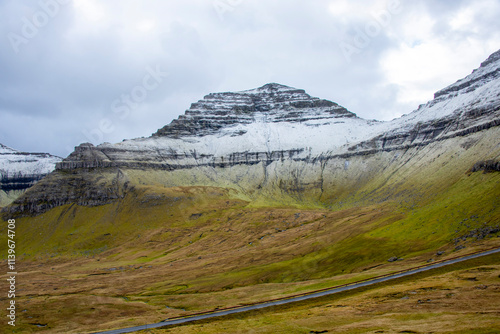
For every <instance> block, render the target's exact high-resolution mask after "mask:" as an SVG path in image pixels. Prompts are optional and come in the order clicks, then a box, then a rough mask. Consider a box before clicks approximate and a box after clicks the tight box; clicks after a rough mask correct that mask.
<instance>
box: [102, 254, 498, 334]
mask: <svg viewBox="0 0 500 334" xmlns="http://www.w3.org/2000/svg"><path fill="white" fill-rule="evenodd" d="M499 252H500V248H497V249H493V250H489V251H486V252H482V253H477V254H473V255H468V256H465V257H462V258H459V259H453V260H448V261H444V262H440V263H436V264H431V265H429V266H426V267H424V268H419V269H413V270H409V271H406V272H403V273H399V274H395V275H391V276H386V277H382V278H376V279H373V280H369V281H364V282H361V283H354V284H351V285H347V286H342V287H339V288H332V289H330V290H326V291H321V292H316V293H311V294H308V295H304V296H299V297H293V298H289V299H283V300H276V301H271V302H264V303H261V304H257V305H251V306H246V307H239V308H236V309H231V310H225V311H219V312H213V313H208V314H202V315H196V316H191V317H185V318H182V319H174V320H168V319H167V320H164V321H162V322H159V323H156V324H151V325H143V326H137V327H130V328H124V329H116V330H111V331H106V332H97V333H94V334H122V333H132V332H137V331H141V330H145V329H152V328H158V327H164V326H170V325H179V324H184V323H187V322H192V321H197V320H203V319H209V318H215V317H221V316H225V315H228V314H234V313H242V312H247V311H253V310H258V309H262V308H266V307H271V306H277V305H283V304H288V303H295V302H298V301H303V300H307V299H312V298H317V297H322V296H327V295H332V294H334V293H339V292H342V291H348V290H354V289H358V288H361V287H364V286H369V285H373V284H377V283H381V282H385V281H389V280H393V279H396V278H400V277H404V276H410V275H414V274H417V273H421V272H424V271H427V270H431V269H435V268H440V267H444V266H447V265H450V264H453V263H457V262H462V261H467V260H470V259H474V258H478V257H481V256H485V255H490V254H494V253H499Z"/></svg>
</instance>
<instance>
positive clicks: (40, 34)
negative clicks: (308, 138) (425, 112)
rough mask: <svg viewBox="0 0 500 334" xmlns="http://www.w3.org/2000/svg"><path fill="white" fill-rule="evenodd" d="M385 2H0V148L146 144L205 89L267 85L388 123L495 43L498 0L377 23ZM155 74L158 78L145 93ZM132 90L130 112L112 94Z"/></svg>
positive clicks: (439, 4)
mask: <svg viewBox="0 0 500 334" xmlns="http://www.w3.org/2000/svg"><path fill="white" fill-rule="evenodd" d="M58 1H60V2H58ZM394 1H396V0H387V1H382V0H379V1H368V0H359V1H344V0H318V1H310V2H306V1H298V0H287V1H285V0H275V1H267V2H265V1H260V0H259V1H257V0H252V1H250V0H240V1H234V0H232V1H228V0H214V1H203V0H187V1H182V2H180V1H158V0H148V1H141V2H137V1H132V0H122V1H117V0H110V1H106V2H103V1H95V0H86V1H82V0H73V1H71V0H66V1H63V0H40V1H22V2H20V1H16V0H5V1H2V2H1V3H0V69H1V70H0V71H1V73H0V120H1V122H0V142H1V143H3V144H6V145H9V146H12V147H14V148H16V149H20V150H25V151H47V152H50V153H53V154H58V155H61V156H66V155H67V154H69V153H70V150H71V149H72V147H73V146H75V145H78V144H79V143H81V142H84V141H93V142H94V143H96V144H98V143H99V142H101V141H110V142H118V141H121V140H122V139H125V138H134V137H140V136H149V135H150V134H151V133H153V132H155V131H156V130H157V129H158V128H161V127H162V126H163V125H165V124H167V123H169V122H170V121H171V120H172V119H173V118H176V117H177V116H178V115H180V114H182V113H183V112H184V110H185V109H187V108H189V105H190V103H192V102H195V101H197V100H198V99H201V98H202V97H203V96H204V95H206V94H208V93H210V92H217V91H235V90H243V89H250V88H255V87H258V86H260V85H263V84H265V83H268V82H279V83H282V84H286V85H290V86H295V87H298V88H303V89H306V91H308V92H309V93H310V94H311V95H314V96H318V97H321V98H326V99H330V100H333V101H335V102H337V103H340V104H342V105H344V106H345V107H347V108H348V109H350V110H351V111H353V112H355V113H357V114H358V115H359V116H361V117H365V118H374V119H392V118H394V117H397V116H399V115H401V114H403V113H408V112H410V111H412V109H415V108H417V107H418V104H419V103H425V102H426V99H429V98H430V97H432V95H431V92H433V91H435V90H438V89H440V88H442V87H443V85H445V84H449V83H451V82H454V81H455V80H457V79H459V78H460V76H463V75H466V74H467V73H469V72H470V71H472V69H473V68H474V67H477V66H478V65H479V63H480V62H481V61H482V60H484V59H485V58H486V57H487V56H488V55H489V53H491V52H493V51H496V50H497V49H498V48H499V47H500V33H499V32H500V29H499V28H500V24H499V23H498V19H497V18H498V16H499V14H500V3H499V1H497V0H476V1H472V0H461V1H444V0H443V1H430V0H420V1H411V2H410V1H403V0H402V1H401V3H400V6H399V9H400V10H399V11H398V13H395V14H390V15H389V16H383V15H384V14H383V13H387V11H389V9H390V6H391V3H394ZM63 2H67V3H66V4H62V3H63ZM44 4H46V5H44ZM47 5H49V7H47ZM44 8H48V11H47V9H44ZM51 11H52V12H51ZM44 13H45V14H44ZM49 14H50V15H49ZM381 15H382V16H381ZM45 18H47V20H45ZM377 18H378V21H377ZM384 19H387V20H386V21H384ZM45 21H46V22H45ZM27 22H28V23H27ZM377 22H378V23H377ZM35 23H38V25H40V27H36V25H35V29H34V30H33V29H32V30H31V31H30V27H29V25H30V24H35ZM377 24H378V25H379V27H378V29H377V26H376V25H377ZM27 25H28V27H27ZM31 28H33V27H31ZM367 29H368V30H367ZM370 29H372V30H370ZM26 32H29V33H31V35H33V36H31V35H30V36H28V37H26V36H25V35H26V34H25V33H26ZM23 33H24V34H23ZM14 34H15V35H14ZM360 34H361V35H365V36H364V37H363V36H361V35H360ZM366 35H369V36H366ZM13 36H14V37H13ZM15 36H17V37H15ZM360 36H361V37H360ZM18 37H20V39H19V38H18ZM13 38H14V42H13ZM16 38H17V39H16ZM20 41H21V42H20ZM342 43H344V44H342ZM342 45H344V46H345V45H350V46H353V47H354V48H355V49H351V51H353V50H354V52H353V53H352V54H351V55H350V57H346V51H345V48H344V50H343V49H342ZM16 49H17V51H18V52H16ZM431 52H432V53H435V55H429V53H431ZM457 54H460V59H456V57H451V56H450V55H457ZM447 57H448V58H449V61H447V59H448V58H447ZM157 68H158V69H160V71H161V72H162V73H165V72H166V73H168V76H165V77H164V78H163V79H162V80H161V82H159V83H158V85H154V86H155V87H154V89H146V88H144V87H145V86H144V82H145V81H144V80H146V79H147V76H148V73H149V71H150V70H151V69H157ZM412 68H416V69H415V71H414V72H412V71H411V69H412ZM148 69H149V70H148ZM402 69H403V70H402ZM407 70H408V71H407ZM407 72H408V73H407ZM148 83H149V85H148ZM153 83H154V82H153V81H148V80H146V86H147V87H149V88H151V87H152V86H153V85H152V84H153ZM141 87H142V88H141ZM141 92H142V93H144V92H145V93H146V95H145V96H143V97H144V98H143V97H141V96H140V93H141ZM133 94H135V98H136V100H134V101H131V102H133V103H131V105H133V108H132V107H130V106H127V105H126V104H125V102H123V101H122V99H123V97H124V96H127V95H133ZM139 100H140V101H139ZM120 107H121V109H119V108H120ZM125 108H128V109H127V112H125Z"/></svg>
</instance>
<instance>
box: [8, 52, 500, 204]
mask: <svg viewBox="0 0 500 334" xmlns="http://www.w3.org/2000/svg"><path fill="white" fill-rule="evenodd" d="M499 71H500V51H499V52H496V53H494V54H493V55H492V56H490V57H489V58H488V60H486V61H485V62H483V63H482V64H481V66H480V67H479V68H478V69H476V70H474V71H473V72H472V73H471V74H470V75H469V76H467V77H465V78H464V79H461V80H459V81H457V82H456V83H454V84H452V85H450V86H449V87H447V88H445V89H443V90H441V91H439V92H437V93H436V94H435V98H434V99H433V100H432V101H430V102H428V103H427V104H425V105H421V106H420V107H419V108H418V109H417V110H415V111H414V112H412V113H410V114H408V115H405V116H403V117H401V118H399V119H395V120H393V121H391V122H378V121H369V120H364V119H361V118H359V117H357V116H356V115H355V114H353V113H351V112H349V111H348V110H347V109H345V108H344V107H341V106H339V105H338V104H336V103H334V102H331V101H327V100H321V99H319V98H315V97H311V96H310V95H308V94H306V93H305V92H304V91H303V90H300V89H296V88H292V87H287V86H283V85H279V84H274V83H273V84H267V85H265V86H263V87H260V88H257V89H252V90H247V91H242V92H236V93H216V94H210V95H207V96H205V98H204V99H202V100H200V101H198V102H197V103H194V104H192V105H191V108H190V109H189V110H187V111H186V112H185V114H184V115H182V116H180V117H179V118H178V119H177V120H174V121H173V122H172V123H171V124H169V125H167V126H165V127H163V128H161V129H160V130H158V131H157V132H156V133H155V134H154V135H153V136H151V137H149V138H141V139H133V140H125V141H123V142H121V143H118V144H102V145H99V146H93V145H92V144H82V145H80V146H78V147H77V148H76V149H75V151H74V152H73V153H72V154H71V155H70V156H68V157H67V158H66V159H64V160H63V161H62V162H59V163H57V166H56V169H57V172H56V173H53V174H52V175H51V176H50V177H48V178H46V179H45V180H44V182H42V184H38V185H37V186H36V187H35V188H34V189H33V190H32V191H30V192H29V193H28V194H26V195H25V196H23V197H22V198H20V199H19V200H18V201H16V203H15V204H14V205H13V206H11V207H10V208H9V211H10V212H17V213H22V212H26V210H28V211H31V212H43V211H44V210H47V209H50V208H51V207H54V206H58V205H62V204H64V203H75V202H78V203H80V204H82V205H99V204H100V203H101V204H104V203H109V201H113V200H115V199H119V198H121V197H123V196H124V193H125V192H126V191H127V189H129V187H130V186H131V185H132V186H133V185H134V184H163V185H165V186H178V185H181V186H182V185H211V186H224V187H230V188H234V189H237V190H238V191H241V192H242V193H244V194H245V196H256V195H255V194H257V193H264V192H266V191H267V192H268V194H269V196H271V197H272V196H275V195H276V190H277V191H278V194H279V195H278V196H288V195H290V194H292V195H290V196H293V197H294V198H296V199H297V198H299V199H301V198H303V197H304V196H303V195H301V193H304V192H308V193H309V195H310V197H311V196H312V197H315V198H316V199H317V200H319V201H323V200H324V199H325V198H330V199H332V198H337V199H339V198H341V197H342V196H344V195H342V194H344V193H347V192H348V190H349V191H350V192H351V193H352V192H353V191H354V190H353V189H361V188H362V187H363V186H366V185H367V184H369V183H370V182H372V181H373V180H375V179H378V178H380V175H381V173H382V172H388V171H389V170H390V169H391V168H395V170H398V169H401V168H402V167H403V166H407V165H408V162H409V161H410V160H411V159H415V157H417V156H418V159H420V162H421V161H427V159H430V160H428V162H429V163H431V162H433V163H437V162H436V161H439V159H442V158H439V157H442V156H447V157H448V158H447V159H451V157H449V154H448V153H449V150H450V149H453V150H457V151H458V150H460V151H464V152H465V151H467V150H468V148H469V147H471V146H474V145H476V146H477V147H479V144H477V143H482V144H481V145H484V147H483V148H482V150H483V151H480V150H479V148H476V149H474V150H472V151H470V150H469V151H467V156H468V158H467V159H462V162H461V163H465V164H469V165H467V166H461V165H460V166H459V165H457V167H456V168H462V169H463V171H462V172H461V173H465V172H466V171H467V170H470V169H471V167H472V166H473V165H474V164H475V163H476V162H478V161H494V162H495V161H497V160H498V156H497V155H496V154H497V153H495V152H497V151H498V147H496V146H495V145H497V144H498V143H497V144H495V140H494V138H495V136H496V134H497V133H498V129H499V125H500V75H499ZM474 143H476V144H474ZM492 145H493V146H492ZM486 147H488V149H487V150H485V148H486ZM431 148H432V150H431ZM484 150H485V151H484ZM409 152H411V154H410V153H409ZM471 152H472V153H471ZM424 153H425V155H426V156H425V158H424V157H423V156H422V154H424ZM438 158H439V159H438ZM420 162H418V163H414V165H418V164H419V163H420ZM440 163H442V164H447V163H448V161H441V162H440ZM398 166H399V167H398ZM436 166H437V165H436ZM405 168H406V167H405ZM421 168H426V165H422V166H421ZM436 168H438V167H436ZM408 172H409V173H411V171H408ZM391 175H392V174H391ZM70 179H71V180H73V181H71V182H70V181H68V180H70ZM78 180H79V181H78ZM75 182H76V183H78V182H80V183H81V182H83V183H81V184H86V186H84V187H83V186H78V187H77V188H78V189H76V188H75V187H68V184H69V183H75ZM384 182H385V183H382V184H387V181H384ZM76 183H75V184H76ZM340 184H341V186H339V185H340ZM97 185H99V186H97ZM80 188H81V189H80ZM42 189H43V190H42ZM104 189H107V190H104ZM42 193H43V194H42ZM327 193H328V194H327ZM311 194H312V195H311ZM309 195H308V196H309ZM47 196H49V197H47ZM332 200H333V199H332ZM26 208H29V209H26Z"/></svg>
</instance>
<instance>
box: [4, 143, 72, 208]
mask: <svg viewBox="0 0 500 334" xmlns="http://www.w3.org/2000/svg"><path fill="white" fill-rule="evenodd" d="M61 160H62V159H61V158H59V157H56V156H53V155H50V154H48V153H25V152H19V151H17V150H14V149H12V148H10V147H7V146H5V145H2V144H0V206H5V205H7V204H9V203H10V202H12V201H13V200H14V199H15V198H16V197H17V196H18V195H20V194H21V193H23V192H24V191H25V190H26V189H28V188H30V187H31V186H33V185H34V184H35V183H36V182H38V181H40V180H41V179H42V178H43V177H44V176H46V175H47V174H49V173H50V172H52V171H53V170H54V169H55V166H56V163H58V162H60V161H61Z"/></svg>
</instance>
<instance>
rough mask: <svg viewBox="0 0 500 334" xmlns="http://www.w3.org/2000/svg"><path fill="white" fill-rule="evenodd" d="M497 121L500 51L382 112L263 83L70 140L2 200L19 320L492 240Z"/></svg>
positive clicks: (89, 325) (302, 283)
mask: <svg viewBox="0 0 500 334" xmlns="http://www.w3.org/2000/svg"><path fill="white" fill-rule="evenodd" d="M498 138H500V51H498V52H495V53H494V54H492V55H491V56H490V57H489V58H488V59H487V60H486V61H484V62H483V63H482V64H481V66H480V67H479V68H478V69H476V70H474V71H473V72H472V73H471V74H470V75H468V76H467V77H465V78H463V79H461V80H459V81H457V82H456V83H454V84H452V85H450V86H448V87H446V88H444V89H442V90H440V91H438V92H437V93H436V94H435V97H434V99H433V100H432V101H429V102H428V103H427V104H424V105H421V106H420V107H418V109H416V110H415V111H413V112H412V113H410V114H408V115H405V116H403V117H401V118H398V119H395V120H393V121H390V122H379V121H374V120H365V119H362V118H360V117H357V116H356V115H355V114H353V113H351V112H349V111H348V110H347V109H346V108H344V107H342V106H339V105H338V104H336V103H334V102H331V101H327V100H322V99H320V98H316V97H311V96H310V95H308V94H307V93H306V92H305V91H304V90H301V89H296V88H292V87H288V86H284V85H281V84H276V83H271V84H267V85H264V86H262V87H260V88H256V89H252V90H246V91H241V92H233V93H231V92H226V93H215V94H209V95H207V96H205V97H204V98H203V99H201V100H200V101H198V102H196V103H194V104H192V105H191V107H190V108H189V109H188V110H187V111H186V112H185V113H184V114H183V115H181V116H179V117H178V118H177V119H176V120H174V121H173V122H171V123H170V124H168V125H166V126H164V127H162V128H160V129H159V130H158V131H157V132H156V133H154V134H153V135H152V136H151V137H149V138H140V139H131V140H124V141H123V142H121V143H116V144H109V143H105V144H101V145H98V146H94V145H92V144H88V143H86V144H82V145H79V146H78V147H76V148H75V151H74V152H73V153H71V154H70V155H69V156H68V157H67V158H65V159H64V160H62V161H61V162H58V163H57V164H56V169H55V171H53V172H52V173H50V174H48V175H47V176H46V177H45V178H43V179H42V180H41V181H39V182H38V183H36V184H35V185H34V186H33V187H31V188H30V189H28V190H27V191H26V192H25V193H24V194H22V195H21V196H20V197H18V198H17V199H16V200H15V201H14V202H13V203H12V204H11V205H9V206H7V207H5V208H4V209H3V211H2V216H3V218H4V219H9V218H15V219H16V229H17V230H16V236H18V239H17V241H16V254H22V255H20V256H21V258H22V261H23V266H24V267H23V275H24V276H23V279H24V281H23V282H25V284H24V285H23V286H24V290H23V295H22V296H21V297H20V298H19V302H20V303H23V305H27V306H26V307H27V310H28V314H30V316H32V317H33V319H31V320H23V319H21V320H20V322H21V323H20V325H19V326H20V328H24V329H26V331H34V330H37V328H35V327H34V326H35V325H33V324H42V325H43V324H47V327H48V328H50V329H51V330H53V331H54V332H60V333H81V332H85V331H87V332H95V331H96V330H98V329H102V330H105V329H110V328H116V327H127V326H132V325H139V324H144V323H148V321H149V322H150V323H151V322H157V321H160V320H163V319H165V318H171V317H173V316H178V315H186V314H189V313H190V312H196V311H207V310H209V309H211V308H214V307H218V308H223V307H227V306H234V305H238V304H242V303H248V302H252V301H256V300H259V299H271V298H273V297H282V296H284V295H289V294H292V293H297V292H298V291H300V292H305V291H310V290H312V289H318V288H322V287H327V286H331V285H332V284H338V283H339V282H342V283H345V282H351V281H354V280H357V279H364V278H367V277H373V276H377V275H381V274H385V273H388V272H391V271H395V270H400V269H404V268H409V267H412V266H417V265H422V264H425V263H426V262H428V261H433V260H435V259H436V257H437V256H440V257H441V258H443V257H453V256H456V255H460V254H463V253H464V252H472V251H475V250H479V249H484V248H491V247H494V246H500V238H498V236H499V232H500V223H499V222H500V173H498V171H499V170H500V168H499V167H500V145H499V141H498ZM2 229H3V230H2ZM0 232H2V233H3V232H5V226H4V227H0ZM2 247H3V248H2ZM5 247H6V245H5V244H4V245H2V244H0V254H7V251H6V249H5ZM464 248H465V250H464ZM395 259H398V261H395ZM388 260H391V261H388ZM490 260H491V259H490ZM494 261H495V259H493V260H491V261H490V262H488V264H491V266H495V265H497V264H498V263H497V262H496V263H495V262H494ZM488 270H489V269H488ZM491 270H493V269H491ZM490 274H491V273H490V272H489V271H488V275H490ZM460 275H462V276H463V275H465V274H464V273H460ZM467 275H468V274H467ZM471 275H472V273H471ZM474 275H475V274H474ZM485 275H486V274H485ZM491 275H492V274H491ZM462 276H460V277H462ZM457 277H458V276H457ZM464 277H465V276H464ZM467 277H469V276H467ZM491 277H493V276H491ZM471 284H473V283H471ZM474 284H475V283H474ZM411 289H413V287H411V288H410V287H408V289H407V290H408V291H409V290H411ZM472 290H474V289H472V288H471V291H472ZM474 291H479V290H478V289H476V290H474ZM481 291H483V290H481ZM481 293H482V292H481ZM445 294H446V292H443V296H444V295H445ZM47 298H50V301H51V303H47ZM384 298H385V297H384ZM391 298H392V297H391ZM399 299H400V298H399V297H398V300H399ZM383 300H384V302H385V300H386V299H383ZM447 300H448V299H447ZM28 302H29V303H28ZM450 302H453V300H452V299H450ZM89 305H90V306H92V307H91V308H90V306H89ZM462 306H463V305H460V307H459V308H460V309H463V307H462ZM436 313H439V312H436ZM88 314H106V315H107V317H106V319H104V320H103V318H102V317H101V318H99V320H100V321H99V323H97V322H96V321H93V318H92V317H90V318H89V317H88V316H87V315H88ZM458 317H460V315H458ZM146 319H149V320H146ZM308 330H310V329H308ZM304 331H305V330H304Z"/></svg>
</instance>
